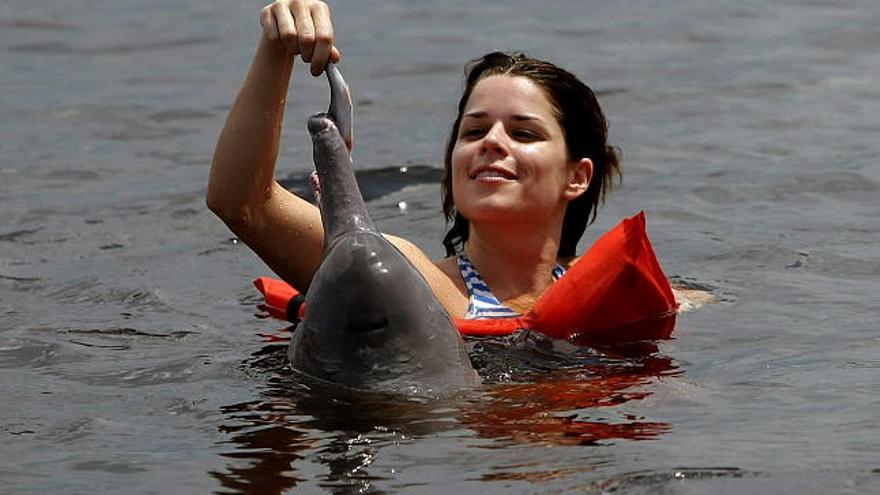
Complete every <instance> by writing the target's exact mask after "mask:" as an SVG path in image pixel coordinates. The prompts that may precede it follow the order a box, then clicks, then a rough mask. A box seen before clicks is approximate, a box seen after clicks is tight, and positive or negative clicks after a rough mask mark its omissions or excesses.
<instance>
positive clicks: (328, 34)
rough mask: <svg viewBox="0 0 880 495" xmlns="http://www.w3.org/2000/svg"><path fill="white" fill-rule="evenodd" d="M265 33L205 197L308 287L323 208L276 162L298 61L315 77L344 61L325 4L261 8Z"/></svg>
mask: <svg viewBox="0 0 880 495" xmlns="http://www.w3.org/2000/svg"><path fill="white" fill-rule="evenodd" d="M260 24H261V25H262V26H263V34H262V36H261V37H260V42H259V45H258V46H257V51H256V54H255V55H254V59H253V61H252V62H251V66H250V69H249V71H248V74H247V77H246V79H245V81H244V84H243V85H242V87H241V90H240V91H239V93H238V97H237V98H236V99H235V102H234V103H233V105H232V109H231V110H230V112H229V116H228V117H227V119H226V124H225V125H224V127H223V131H222V132H221V134H220V138H219V140H218V142H217V147H216V148H215V150H214V159H213V163H212V165H211V175H210V178H209V181H208V191H207V194H206V201H207V204H208V207H209V208H210V209H211V211H213V212H214V213H216V214H217V216H219V217H220V218H221V219H222V220H223V221H224V222H225V223H226V225H227V226H229V228H230V229H231V230H232V231H233V232H234V233H235V234H236V235H237V236H238V237H239V238H240V239H241V240H242V241H244V242H245V243H246V244H247V245H248V246H250V248H251V249H253V250H254V252H255V253H256V254H257V255H258V256H259V257H260V258H262V259H263V261H265V262H266V264H268V265H269V267H270V268H271V269H272V270H274V271H275V272H276V273H277V274H278V275H279V276H281V277H282V278H283V279H285V280H286V281H287V282H289V283H291V284H293V285H294V286H296V287H297V288H300V289H302V290H305V289H307V288H308V286H309V283H310V282H311V280H312V276H313V275H314V273H315V270H317V268H318V265H319V264H320V260H321V251H322V248H323V241H324V232H323V228H322V226H321V216H320V213H319V212H318V209H317V208H316V207H315V206H313V205H312V204H310V203H309V202H308V201H305V200H304V199H302V198H299V197H297V196H295V195H293V194H291V193H290V192H288V191H287V190H286V189H284V188H283V187H281V186H280V185H279V184H278V183H277V182H276V181H275V160H276V158H277V156H278V144H279V140H280V134H281V124H282V120H283V117H284V106H285V99H286V95H287V89H288V85H289V84H290V79H291V76H292V72H293V65H294V59H295V58H296V56H299V57H300V58H301V59H302V60H303V61H304V62H310V63H311V72H312V74H313V75H319V74H321V72H323V70H324V66H325V64H326V63H327V61H328V59H329V60H333V61H338V60H339V58H340V55H339V52H338V51H337V50H336V48H335V47H333V26H332V22H331V18H330V10H329V8H328V7H327V5H326V4H325V3H323V2H320V1H317V0H277V1H275V2H273V3H271V4H270V5H268V6H266V7H265V8H264V9H263V10H261V11H260Z"/></svg>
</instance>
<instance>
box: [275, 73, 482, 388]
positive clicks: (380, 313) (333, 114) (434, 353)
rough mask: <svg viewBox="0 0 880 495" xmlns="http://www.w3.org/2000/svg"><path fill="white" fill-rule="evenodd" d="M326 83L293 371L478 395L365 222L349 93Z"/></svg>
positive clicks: (447, 327) (317, 123) (337, 83)
mask: <svg viewBox="0 0 880 495" xmlns="http://www.w3.org/2000/svg"><path fill="white" fill-rule="evenodd" d="M327 74H328V78H329V80H330V86H331V104H330V110H329V112H328V113H327V114H324V113H321V114H316V115H313V116H312V117H311V118H310V119H309V132H310V134H311V136H312V144H313V150H314V162H315V168H316V170H317V173H318V178H319V181H320V186H321V193H320V195H319V200H318V201H319V206H320V208H321V218H322V222H323V225H324V256H323V260H322V262H321V265H320V267H319V268H318V271H317V272H316V273H315V276H314V278H313V279H312V283H311V286H310V287H309V289H308V292H307V294H306V302H305V304H306V307H307V308H308V310H307V311H306V315H305V317H304V318H303V321H302V322H301V323H300V325H299V326H298V327H297V328H296V330H295V331H294V332H293V338H292V340H291V342H290V348H289V350H288V357H289V358H290V363H291V365H292V366H293V368H294V369H296V370H297V371H299V372H301V373H304V374H306V375H309V376H312V377H315V378H318V379H321V380H325V381H328V382H333V383H336V384H340V385H343V386H346V387H349V388H354V389H358V390H372V391H379V392H391V393H401V394H407V395H422V396H441V395H448V394H450V393H454V392H457V391H460V390H462V389H466V388H471V387H474V386H476V385H478V384H479V376H478V375H477V373H476V372H475V371H474V369H473V367H472V365H471V362H470V358H469V357H468V354H467V349H466V347H465V344H464V342H463V341H462V338H461V336H460V335H459V333H458V329H457V328H456V327H455V324H454V323H453V322H452V319H451V318H450V317H449V315H448V313H447V312H446V310H445V309H444V308H443V306H442V305H441V304H440V302H439V301H438V300H437V298H436V297H435V296H434V293H433V291H432V290H431V288H430V287H429V286H428V284H427V282H426V281H425V279H424V278H423V277H422V275H421V274H420V273H419V272H418V270H416V268H415V267H414V266H413V265H412V263H410V261H409V260H408V259H407V258H406V257H405V256H404V255H403V254H401V253H400V251H398V250H397V248H395V247H394V246H393V245H392V244H391V243H390V242H388V240H387V239H385V237H384V236H383V235H382V234H380V233H379V232H378V231H377V230H376V228H375V226H374V225H373V222H372V220H371V219H370V216H369V214H368V213H367V209H366V206H365V205H364V201H363V197H362V196H361V193H360V189H359V188H358V185H357V182H356V180H355V175H354V170H353V169H352V163H351V157H350V155H349V151H348V147H347V146H346V141H348V142H349V143H350V139H351V131H350V129H351V103H350V100H349V97H348V90H347V87H346V86H345V82H344V81H343V80H342V76H341V74H339V71H338V69H336V68H335V67H334V66H332V65H331V66H329V67H328V70H327ZM346 118H347V120H346ZM337 126H338V127H337ZM340 129H342V131H341V132H340ZM346 137H347V139H346Z"/></svg>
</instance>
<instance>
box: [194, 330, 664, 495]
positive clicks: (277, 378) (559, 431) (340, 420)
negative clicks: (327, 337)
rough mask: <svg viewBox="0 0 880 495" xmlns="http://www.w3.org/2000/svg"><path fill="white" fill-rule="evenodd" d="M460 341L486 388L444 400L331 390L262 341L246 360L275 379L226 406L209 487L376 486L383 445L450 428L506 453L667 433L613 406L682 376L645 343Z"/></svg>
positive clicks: (366, 489) (383, 477)
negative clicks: (517, 447) (222, 442)
mask: <svg viewBox="0 0 880 495" xmlns="http://www.w3.org/2000/svg"><path fill="white" fill-rule="evenodd" d="M469 346H470V351H471V355H472V356H473V360H474V363H475V366H476V367H477V369H478V371H479V372H480V373H481V375H482V376H483V377H484V378H485V380H486V382H487V383H486V386H485V387H484V388H483V390H481V391H479V392H477V393H473V394H471V395H469V396H465V397H459V398H455V399H449V400H444V401H425V400H422V399H401V398H399V397H397V398H390V397H388V396H382V395H377V394H366V393H353V392H346V391H344V390H339V389H337V390H328V387H329V386H328V385H326V384H318V383H310V382H309V380H308V379H306V378H303V377H299V376H297V375H295V374H294V373H292V372H291V371H290V370H289V369H288V368H286V352H285V350H286V346H284V345H277V344H274V345H270V346H267V347H265V348H263V349H262V350H261V351H259V352H257V353H255V354H254V356H253V359H252V360H251V361H250V362H249V363H248V366H250V367H254V368H259V369H261V370H262V371H266V372H268V374H270V375H271V376H272V378H271V379H270V380H269V386H268V388H267V389H266V390H265V391H263V392H262V398H261V400H257V401H251V402H246V403H241V404H235V405H231V406H228V407H226V408H224V409H223V413H224V414H226V416H227V418H228V421H227V422H226V424H225V425H224V426H223V427H222V431H223V432H224V433H227V434H228V435H229V438H228V440H227V442H226V444H228V446H229V449H228V450H227V451H225V452H224V453H222V454H221V455H222V456H223V457H224V458H225V459H226V465H225V470H224V471H222V472H213V473H211V475H212V476H213V477H214V478H215V479H217V480H218V481H219V482H220V484H221V485H222V487H223V490H222V491H220V492H218V493H240V494H257V493H260V494H272V493H284V492H287V491H289V490H291V489H293V488H295V487H298V486H299V487H300V488H302V485H306V486H308V487H320V489H323V490H325V491H328V492H330V493H336V494H348V493H383V492H382V491H381V490H380V489H378V488H376V486H375V485H376V484H377V482H381V481H393V478H394V474H393V470H392V471H389V470H388V469H387V463H386V466H385V468H384V469H381V470H380V469H377V468H375V466H374V463H375V462H376V460H377V459H379V458H380V456H381V455H382V451H383V449H386V448H388V447H393V446H400V445H402V444H411V443H413V442H415V441H417V440H418V439H419V438H428V437H434V436H436V435H439V434H443V433H449V432H453V431H454V432H456V434H460V432H465V435H466V437H467V438H469V439H474V440H481V442H480V445H481V447H482V448H490V449H494V448H499V449H504V448H507V447H509V446H510V445H511V444H523V443H528V444H531V443H541V444H553V445H564V446H597V445H603V444H607V443H613V442H614V441H617V440H646V439H652V438H656V437H657V436H659V435H662V434H663V433H665V432H667V431H669V430H670V429H671V426H670V425H669V424H667V423H662V422H656V421H650V420H648V419H646V418H643V417H638V416H634V415H630V414H626V413H623V412H620V411H619V410H617V409H615V406H619V405H621V404H624V403H628V402H632V401H637V400H640V399H643V398H645V397H647V396H649V395H650V393H651V391H650V384H651V382H652V381H654V380H656V379H657V378H659V377H662V376H666V375H670V374H675V373H678V372H679V371H678V370H677V367H676V365H675V363H674V361H673V360H672V359H670V358H668V357H665V356H662V355H660V354H659V353H658V350H657V347H656V346H655V345H653V344H639V345H630V346H619V347H615V348H605V349H602V350H595V349H590V348H585V347H578V346H574V345H571V344H568V343H566V342H560V341H556V340H552V339H547V338H545V337H542V336H540V335H538V334H532V333H530V332H521V333H518V334H515V335H513V336H509V337H503V338H491V339H480V340H474V341H471V342H470V343H469ZM486 439H488V440H491V442H490V443H488V445H487V444H486V443H485V442H483V441H482V440H486ZM468 448H477V447H476V446H470V447H468ZM519 474H520V475H523V476H527V477H530V476H535V477H537V478H542V477H548V476H549V477H557V476H566V475H565V473H556V472H547V471H545V470H542V471H541V472H536V473H519Z"/></svg>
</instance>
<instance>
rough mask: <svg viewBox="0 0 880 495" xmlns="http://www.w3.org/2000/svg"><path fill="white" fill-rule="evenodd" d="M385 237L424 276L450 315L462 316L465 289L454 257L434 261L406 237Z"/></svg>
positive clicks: (465, 310) (465, 300) (464, 304)
mask: <svg viewBox="0 0 880 495" xmlns="http://www.w3.org/2000/svg"><path fill="white" fill-rule="evenodd" d="M385 238H386V239H388V241H389V242H391V244H393V245H394V246H395V247H396V248H397V249H399V250H400V252H401V253H402V254H403V255H404V256H406V257H407V259H409V261H410V263H412V264H413V266H414V267H415V268H416V270H418V271H419V273H421V274H422V276H423V277H425V281H426V282H428V285H429V286H430V287H431V289H432V290H433V291H434V294H435V295H436V296H437V299H439V300H440V303H441V304H443V306H444V307H445V308H446V310H447V311H449V313H450V314H451V315H453V316H462V315H464V314H465V313H466V312H467V296H466V294H467V290H466V289H465V287H464V282H463V281H462V280H461V275H460V274H459V272H458V262H457V260H456V258H455V257H451V258H444V259H441V260H439V261H434V260H432V259H431V258H429V257H428V255H427V254H425V252H424V251H422V249H421V248H419V247H418V246H417V245H415V244H414V243H413V242H411V241H409V240H407V239H404V238H402V237H397V236H394V235H389V234H385Z"/></svg>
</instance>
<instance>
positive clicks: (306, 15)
mask: <svg viewBox="0 0 880 495" xmlns="http://www.w3.org/2000/svg"><path fill="white" fill-rule="evenodd" d="M290 13H291V14H293V19H294V23H295V24H296V41H297V43H298V44H299V55H300V57H302V59H303V62H311V61H312V54H313V52H314V49H315V25H314V23H313V22H312V13H311V11H310V10H309V6H308V5H307V4H306V2H305V1H296V0H294V1H293V2H292V3H291V5H290Z"/></svg>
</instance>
